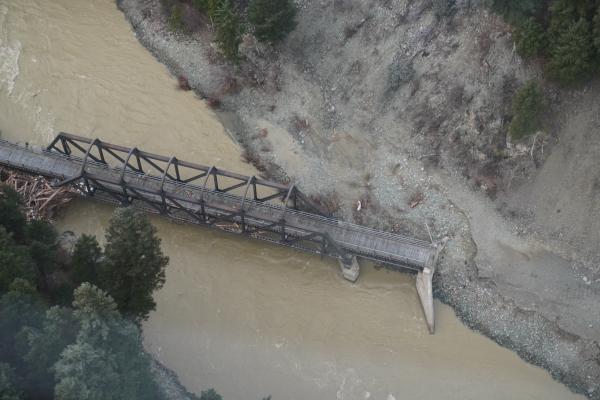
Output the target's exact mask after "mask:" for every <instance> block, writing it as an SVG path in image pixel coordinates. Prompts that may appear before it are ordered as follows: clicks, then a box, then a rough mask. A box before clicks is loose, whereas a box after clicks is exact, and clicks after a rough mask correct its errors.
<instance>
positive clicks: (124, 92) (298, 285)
mask: <svg viewBox="0 0 600 400" xmlns="http://www.w3.org/2000/svg"><path fill="white" fill-rule="evenodd" d="M0 129H1V130H2V137H3V138H4V139H8V140H12V141H19V142H31V143H37V144H45V143H47V142H49V140H50V139H51V138H52V137H53V136H54V134H55V133H56V132H58V131H61V130H64V131H67V132H71V133H77V134H80V135H85V136H89V137H100V138H102V139H104V140H106V141H110V142H114V143H118V144H122V145H128V146H138V147H140V148H143V149H145V150H148V151H152V152H155V153H160V154H165V155H177V156H178V157H179V158H180V159H188V160H191V161H197V162H200V163H203V164H216V165H219V166H222V167H224V168H227V169H231V170H235V171H239V172H242V173H247V174H252V173H253V172H254V171H253V170H252V169H251V167H249V166H248V165H247V164H244V163H242V162H241V161H240V157H239V154H240V149H239V148H238V146H237V145H236V144H235V143H233V142H232V140H231V139H230V137H229V136H228V134H227V133H226V132H225V131H224V130H223V127H222V126H221V125H220V123H219V122H218V121H217V119H216V118H215V116H214V114H213V113H212V112H211V111H210V109H208V108H207V107H206V106H205V104H204V103H203V102H201V101H200V100H197V99H195V98H194V95H193V94H191V93H189V92H182V91H179V90H176V83H175V80H174V79H173V78H172V77H171V76H170V75H169V73H168V72H167V70H166V69H165V68H164V67H163V66H162V65H161V64H159V63H158V62H157V61H156V60H155V59H154V58H153V57H152V56H151V55H150V54H149V53H148V52H147V51H146V50H145V49H144V48H143V47H142V46H141V45H140V44H139V43H138V42H137V40H136V38H135V36H134V34H133V32H132V31H131V29H130V26H129V25H128V23H127V22H126V21H125V19H124V17H123V15H122V14H121V13H120V12H119V11H118V10H117V8H116V6H115V4H114V1H112V0H0ZM110 213H111V209H110V207H108V206H104V205H100V204H95V203H92V202H86V201H83V200H80V201H76V202H75V203H74V204H73V205H72V206H70V207H69V208H68V209H67V210H66V211H65V212H64V215H62V216H60V218H59V220H58V221H57V224H58V226H59V229H62V230H65V229H69V230H73V231H75V232H76V233H84V232H86V233H94V234H96V235H98V236H99V237H102V235H103V230H104V228H105V227H106V224H107V220H108V218H109V216H110ZM153 222H154V223H155V224H156V225H157V227H158V229H159V233H160V236H161V237H162V240H163V249H164V252H165V253H166V254H167V255H168V256H169V257H170V259H171V262H170V265H169V267H168V270H167V282H166V284H165V286H164V288H163V289H162V290H161V291H159V292H158V293H156V301H157V304H158V307H157V310H156V312H154V313H153V314H152V315H151V318H150V319H149V321H147V323H146V324H145V325H144V336H145V344H146V348H147V349H148V351H149V352H151V353H152V354H153V355H154V356H155V357H156V358H157V359H159V360H160V361H161V362H162V363H164V364H165V365H166V366H167V367H169V368H170V369H172V370H173V371H175V372H176V373H177V375H178V376H179V378H180V379H181V381H182V383H183V384H185V385H186V386H187V387H188V388H189V389H190V390H191V391H194V392H197V393H199V392H200V391H201V390H203V389H206V388H209V387H214V388H215V389H216V390H217V391H218V392H220V393H221V394H222V395H223V396H224V398H225V399H228V400H229V399H231V400H237V399H244V400H248V399H259V398H261V397H262V396H266V395H269V394H270V395H272V396H273V399H309V398H310V399H382V400H392V399H397V400H399V399H435V398H443V399H461V400H464V399H480V398H485V399H544V400H547V399H570V398H579V397H578V396H575V395H573V394H571V393H570V392H569V391H568V390H567V389H566V388H565V387H564V386H562V385H560V384H559V383H557V382H555V381H553V380H552V378H551V377H550V376H549V375H548V374H547V373H546V372H545V371H543V370H541V369H539V368H536V367H533V366H531V365H528V364H526V363H525V362H523V361H521V360H520V359H519V358H518V357H517V356H516V355H515V354H514V353H512V352H510V351H508V350H506V349H503V348H501V347H499V346H498V345H496V344H495V343H493V342H492V341H490V340H488V339H486V338H484V337H483V336H481V335H479V334H476V333H474V332H471V331H470V330H468V329H467V328H465V327H464V326H463V325H461V323H460V322H459V321H458V320H457V319H456V317H455V316H454V313H453V311H452V310H451V309H450V308H449V307H446V306H444V305H442V304H439V303H436V308H437V321H436V322H437V324H436V325H437V332H436V334H435V335H433V336H431V335H429V334H427V329H426V327H425V323H424V321H423V317H422V314H421V309H420V305H419V302H418V300H417V295H416V291H415V288H414V278H413V277H411V276H407V275H403V274H400V273H394V272H386V271H377V270H375V269H374V268H372V267H366V268H363V273H362V275H361V277H360V279H359V282H358V283H357V284H351V283H348V282H346V281H344V280H342V279H341V278H340V276H339V274H338V269H337V265H336V264H335V263H334V262H332V261H328V260H323V261H322V260H321V259H319V258H318V257H313V256H307V255H305V254H300V253H297V252H294V251H292V250H288V249H283V248H278V247H273V246H267V245H264V244H262V243H257V242H254V241H250V240H247V239H241V238H239V237H236V236H231V235H226V234H223V233H219V232H214V231H210V230H207V229H202V228H197V227H190V226H182V225H178V224H174V223H170V222H168V221H166V220H162V219H155V220H153Z"/></svg>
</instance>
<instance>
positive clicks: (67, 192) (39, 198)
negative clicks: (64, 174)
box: [0, 167, 77, 220]
mask: <svg viewBox="0 0 600 400" xmlns="http://www.w3.org/2000/svg"><path fill="white" fill-rule="evenodd" d="M3 186H8V187H10V188H12V189H14V190H15V191H16V192H17V193H19V194H20V195H21V197H22V199H23V209H24V212H25V215H26V217H27V220H34V219H36V220H39V219H43V220H50V219H51V218H52V217H53V216H54V214H55V212H56V211H58V209H59V208H61V207H63V206H64V205H65V204H67V203H68V202H70V201H71V200H72V199H73V198H74V197H75V196H76V195H77V192H76V191H75V189H73V188H71V187H68V186H61V187H53V186H52V185H51V184H50V181H48V179H46V178H44V177H43V176H34V175H29V174H25V173H22V172H18V171H13V170H10V169H5V168H2V167H0V195H1V194H2V187H3Z"/></svg>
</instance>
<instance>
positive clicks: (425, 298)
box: [417, 267, 435, 334]
mask: <svg viewBox="0 0 600 400" xmlns="http://www.w3.org/2000/svg"><path fill="white" fill-rule="evenodd" d="M432 280H433V270H432V269H431V268H429V267H425V268H423V271H422V272H419V273H417V293H418V294H419V299H420V300H421V305H422V306H423V314H425V322H426V323H427V329H429V333H432V334H433V332H434V330H435V315H434V312H433V287H432Z"/></svg>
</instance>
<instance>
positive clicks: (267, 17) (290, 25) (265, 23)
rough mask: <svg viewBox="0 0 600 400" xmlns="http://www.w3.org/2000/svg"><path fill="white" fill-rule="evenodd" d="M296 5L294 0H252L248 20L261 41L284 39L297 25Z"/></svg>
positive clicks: (270, 41) (271, 41)
mask: <svg viewBox="0 0 600 400" xmlns="http://www.w3.org/2000/svg"><path fill="white" fill-rule="evenodd" d="M295 17H296V6H295V5H294V2H293V1H292V0H251V2H250V5H249V6H248V20H249V21H250V23H251V24H252V25H253V26H254V36H256V38H257V39H258V40H259V41H261V42H269V43H275V42H279V41H281V40H283V39H284V38H285V37H286V36H287V34H288V33H290V32H291V31H293V30H294V28H295V27H296V20H295Z"/></svg>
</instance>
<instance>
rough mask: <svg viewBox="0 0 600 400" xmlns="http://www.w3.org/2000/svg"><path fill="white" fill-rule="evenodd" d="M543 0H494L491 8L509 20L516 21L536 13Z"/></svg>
mask: <svg viewBox="0 0 600 400" xmlns="http://www.w3.org/2000/svg"><path fill="white" fill-rule="evenodd" d="M544 2H545V1H544V0H494V1H493V8H494V9H495V10H496V11H497V12H498V13H500V14H502V15H503V16H504V17H505V18H507V19H508V20H509V21H511V22H518V21H521V20H523V19H525V18H528V17H530V16H532V15H534V14H536V13H537V12H538V11H539V10H540V9H541V8H542V6H543V5H544Z"/></svg>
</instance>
